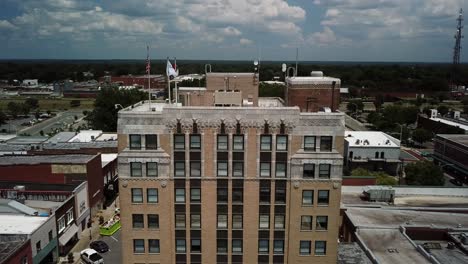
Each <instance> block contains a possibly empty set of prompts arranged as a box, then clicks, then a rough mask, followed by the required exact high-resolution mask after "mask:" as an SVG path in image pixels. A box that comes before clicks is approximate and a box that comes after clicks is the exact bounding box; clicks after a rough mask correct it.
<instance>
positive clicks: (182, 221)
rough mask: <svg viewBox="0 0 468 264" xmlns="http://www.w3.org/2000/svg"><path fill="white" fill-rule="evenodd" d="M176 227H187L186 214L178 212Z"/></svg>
mask: <svg viewBox="0 0 468 264" xmlns="http://www.w3.org/2000/svg"><path fill="white" fill-rule="evenodd" d="M175 220H176V228H185V214H176V215H175Z"/></svg>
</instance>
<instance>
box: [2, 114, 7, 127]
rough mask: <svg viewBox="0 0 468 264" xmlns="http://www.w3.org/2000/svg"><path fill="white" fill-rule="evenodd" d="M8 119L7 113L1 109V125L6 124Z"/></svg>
mask: <svg viewBox="0 0 468 264" xmlns="http://www.w3.org/2000/svg"><path fill="white" fill-rule="evenodd" d="M6 119H7V117H6V115H5V113H3V111H0V125H2V124H6Z"/></svg>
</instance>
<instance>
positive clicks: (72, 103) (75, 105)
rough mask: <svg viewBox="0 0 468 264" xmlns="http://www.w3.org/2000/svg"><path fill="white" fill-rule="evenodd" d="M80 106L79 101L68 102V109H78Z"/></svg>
mask: <svg viewBox="0 0 468 264" xmlns="http://www.w3.org/2000/svg"><path fill="white" fill-rule="evenodd" d="M80 105H81V101H80V100H71V101H70V107H78V106H80Z"/></svg>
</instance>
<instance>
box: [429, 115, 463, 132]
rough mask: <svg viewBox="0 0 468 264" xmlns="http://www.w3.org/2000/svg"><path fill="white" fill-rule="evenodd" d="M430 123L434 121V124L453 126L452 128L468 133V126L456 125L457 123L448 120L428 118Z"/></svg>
mask: <svg viewBox="0 0 468 264" xmlns="http://www.w3.org/2000/svg"><path fill="white" fill-rule="evenodd" d="M430 119H431V120H432V121H436V122H441V123H444V124H447V125H450V126H454V127H459V128H461V129H463V130H465V131H468V125H465V124H461V123H457V122H454V121H450V120H447V119H443V118H438V117H435V118H430Z"/></svg>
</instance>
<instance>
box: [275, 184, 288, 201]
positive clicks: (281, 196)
mask: <svg viewBox="0 0 468 264" xmlns="http://www.w3.org/2000/svg"><path fill="white" fill-rule="evenodd" d="M275 203H277V204H283V203H286V187H284V186H278V185H277V186H276V188H275Z"/></svg>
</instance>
